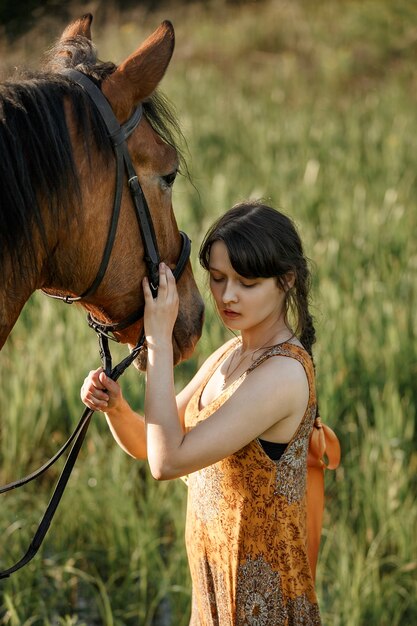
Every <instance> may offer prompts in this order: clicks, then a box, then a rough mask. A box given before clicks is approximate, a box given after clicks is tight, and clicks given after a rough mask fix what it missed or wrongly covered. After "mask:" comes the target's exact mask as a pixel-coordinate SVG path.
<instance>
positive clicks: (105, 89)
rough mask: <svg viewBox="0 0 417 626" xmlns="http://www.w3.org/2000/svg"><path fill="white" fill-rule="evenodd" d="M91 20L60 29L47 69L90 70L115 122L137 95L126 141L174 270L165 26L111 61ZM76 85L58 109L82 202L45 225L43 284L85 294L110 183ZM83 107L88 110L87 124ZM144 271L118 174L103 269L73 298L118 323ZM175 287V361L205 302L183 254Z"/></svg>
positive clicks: (192, 338) (193, 338) (99, 248)
mask: <svg viewBox="0 0 417 626" xmlns="http://www.w3.org/2000/svg"><path fill="white" fill-rule="evenodd" d="M91 20H92V16H91V15H85V16H84V17H82V18H81V19H79V20H76V21H75V22H73V23H71V24H70V25H69V26H68V27H67V28H66V30H65V31H64V33H63V35H62V37H61V39H60V41H59V42H58V44H57V45H56V46H55V48H54V49H53V50H52V53H51V54H50V56H49V59H48V71H50V72H53V73H56V74H58V75H59V74H61V73H62V70H63V69H68V68H70V69H71V68H72V69H77V70H79V71H80V72H82V73H84V74H86V75H87V76H90V77H92V79H93V80H94V82H95V83H96V84H97V85H98V86H99V87H100V88H101V91H102V93H103V94H104V95H105V97H106V98H107V100H108V102H109V103H110V105H111V107H112V109H113V112H114V114H115V115H116V117H117V120H118V121H119V123H120V124H123V123H125V122H126V121H127V120H128V119H129V118H130V116H131V115H132V113H133V112H134V110H135V108H136V107H137V105H138V104H139V103H143V108H144V114H143V116H142V119H141V121H140V123H139V125H138V126H137V128H136V129H135V130H134V131H133V132H132V134H131V135H130V137H129V139H128V141H127V147H128V150H129V153H130V157H131V160H132V162H133V165H134V168H135V170H136V174H137V176H138V179H139V182H140V185H141V187H142V190H143V193H144V196H145V198H146V201H147V205H148V207H149V213H150V217H151V220H152V223H153V228H154V231H155V237H156V241H157V246H158V249H159V253H160V258H161V260H163V261H165V262H166V263H167V264H168V265H169V266H171V267H172V268H174V267H175V265H176V264H177V261H178V258H179V256H180V252H181V243H182V242H181V236H180V233H179V231H178V228H177V224H176V220H175V216H174V212H173V208H172V199H171V191H172V185H173V182H174V179H175V176H176V173H177V171H178V169H179V165H180V161H179V154H178V152H177V150H176V148H175V147H174V146H175V143H174V141H173V139H172V134H171V133H170V131H169V122H170V120H172V116H171V114H170V112H169V110H168V109H167V108H166V105H165V104H164V102H163V100H161V99H160V97H157V96H155V94H154V92H155V89H156V88H157V86H158V84H159V82H160V81H161V79H162V77H163V75H164V73H165V71H166V69H167V67H168V64H169V62H170V59H171V56H172V52H173V48H174V31H173V28H172V25H171V24H170V23H169V22H164V23H162V24H161V26H160V27H159V28H158V29H157V30H156V31H155V32H154V33H153V35H151V36H150V37H149V38H148V39H147V40H146V41H145V42H144V43H143V44H142V45H141V46H140V47H139V48H138V49H137V50H136V51H135V52H134V53H133V54H131V55H130V56H129V57H128V58H127V59H126V60H125V61H123V62H122V63H121V64H120V65H119V66H118V67H116V66H114V65H113V64H111V63H101V62H98V61H97V59H96V57H95V52H94V47H93V45H92V43H91V33H90V27H91ZM73 90H74V91H77V92H78V96H75V95H71V97H67V98H66V102H65V110H66V117H67V124H68V128H69V133H70V138H71V144H72V151H73V155H74V162H75V165H76V170H77V174H78V180H79V191H80V194H79V196H80V203H81V206H80V208H79V210H78V209H77V210H75V211H74V214H73V217H72V218H71V219H70V220H69V221H67V224H66V228H65V229H63V228H61V229H55V228H54V227H53V225H50V226H49V227H48V229H47V238H48V242H49V246H50V248H52V249H53V251H54V252H53V255H50V256H49V257H48V261H47V264H46V265H47V267H46V268H45V269H44V272H43V277H44V278H43V281H44V282H43V284H42V285H41V286H42V287H43V288H44V289H45V290H46V291H47V292H48V293H55V294H61V295H62V294H69V295H70V296H73V295H78V294H82V293H84V291H85V290H86V289H87V288H88V287H89V286H90V284H91V283H92V282H93V281H94V279H95V277H96V275H97V272H98V268H99V266H100V262H101V259H102V256H103V250H104V248H105V245H106V240H107V237H108V233H109V228H110V223H111V217H112V210H113V200H114V194H115V187H116V184H115V171H116V168H115V159H114V156H113V154H112V152H111V150H109V147H108V141H107V139H106V137H103V136H102V137H101V138H100V132H99V130H100V129H98V130H97V128H96V127H95V125H94V123H93V121H92V120H93V119H94V116H95V115H96V111H94V106H93V105H92V104H90V103H89V102H88V98H87V97H85V95H84V94H82V91H83V90H82V89H81V88H80V87H77V86H76V85H73ZM81 100H82V102H83V103H84V104H83V105H82V104H81ZM82 106H87V107H89V108H90V112H89V114H88V115H89V119H90V121H89V123H88V124H87V122H86V121H85V119H86V118H85V113H84V115H83V113H82V111H81V108H82ZM97 117H98V116H97ZM167 118H168V121H167ZM80 120H81V123H80ZM64 193H65V192H64ZM64 230H66V231H67V232H64ZM145 273H146V264H145V261H144V248H143V241H142V238H141V235H140V232H139V227H138V223H137V219H136V216H135V211H134V206H133V202H132V198H131V196H130V193H129V189H128V185H127V177H125V180H124V183H123V193H122V198H121V205H120V217H119V221H118V226H117V231H116V236H115V239H114V244H113V248H112V252H111V256H110V258H109V262H108V265H107V267H106V271H105V273H104V276H103V277H102V280H101V282H100V284H99V285H98V286H97V288H96V290H95V291H94V293H92V294H91V295H88V296H87V297H86V298H85V299H84V298H83V299H82V300H81V301H80V303H81V304H82V305H83V306H84V307H85V308H86V309H87V310H88V311H89V312H90V313H91V314H92V315H93V316H94V318H95V319H98V320H100V321H102V322H104V323H117V322H119V321H120V320H123V319H125V318H126V317H128V316H129V315H131V314H132V313H134V312H135V311H136V310H138V309H139V308H140V307H141V306H142V305H143V292H142V287H141V283H142V279H143V276H144V275H145ZM178 291H179V297H180V311H179V315H178V319H177V322H176V324H175V328H174V359H175V362H179V361H180V360H181V359H183V358H186V357H188V356H190V354H191V353H192V351H193V349H194V346H195V344H196V342H197V340H198V338H199V336H200V334H201V326H202V317H203V305H202V300H201V297H200V295H199V293H198V290H197V287H196V285H195V282H194V278H193V274H192V269H191V265H190V263H189V262H188V263H187V266H186V268H185V270H184V272H183V274H182V276H181V278H180V279H179V281H178ZM142 323H143V322H142V320H140V321H138V322H136V323H134V324H133V325H131V326H129V327H128V328H126V329H124V330H120V331H117V332H115V335H116V336H117V338H118V339H119V340H120V341H121V342H123V343H129V344H135V343H136V341H137V339H138V336H139V333H140V330H141V328H142ZM145 358H146V357H145V356H142V357H139V359H138V363H137V365H138V366H139V367H140V368H141V369H143V368H144V366H145V364H146V363H145Z"/></svg>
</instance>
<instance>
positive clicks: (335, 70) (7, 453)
mask: <svg viewBox="0 0 417 626" xmlns="http://www.w3.org/2000/svg"><path fill="white" fill-rule="evenodd" d="M87 11H91V12H92V13H93V14H94V21H93V39H94V41H95V43H96V45H97V47H98V51H99V56H100V58H101V59H103V60H111V61H114V62H116V63H118V62H121V61H122V60H123V59H124V58H125V57H126V56H128V55H129V54H130V53H131V52H132V51H133V50H134V49H136V48H137V47H138V45H139V44H140V43H141V42H142V41H143V39H144V38H145V37H146V36H147V35H148V34H150V33H151V32H153V30H154V29H155V28H156V27H157V26H158V24H159V23H160V21H162V20H163V19H166V18H167V19H170V20H171V21H172V22H173V24H174V27H175V30H176V42H177V43H176V51H175V53H174V57H173V60H172V62H171V65H170V68H169V70H168V73H167V75H166V77H165V78H164V80H163V83H162V87H161V88H162V91H163V92H164V93H165V94H166V96H167V97H168V98H169V99H170V101H171V102H172V103H173V104H174V106H175V109H176V111H177V116H178V119H179V121H180V124H181V127H182V131H183V133H184V136H185V139H186V146H184V148H185V150H186V155H187V162H188V167H189V170H190V174H191V178H187V177H185V176H184V177H180V178H179V180H178V181H177V182H176V183H175V187H174V208H175V212H176V215H177V217H178V222H179V225H180V227H181V228H183V229H184V230H186V231H187V232H188V233H189V235H190V236H191V238H192V239H193V242H194V249H193V257H192V258H193V261H194V267H195V272H196V276H197V280H198V282H199V285H200V287H201V290H202V293H203V294H207V289H206V284H205V278H204V276H203V274H202V271H201V270H200V268H199V267H198V264H197V262H196V255H197V251H198V247H199V244H200V242H201V238H202V234H203V233H204V232H205V231H206V228H207V227H208V225H209V224H210V223H211V222H212V221H213V220H214V218H215V217H217V216H218V215H219V214H220V213H221V212H223V211H224V210H225V209H227V208H229V207H230V206H231V205H233V204H234V203H235V202H237V201H239V200H243V199H245V198H250V197H252V198H262V199H263V200H264V201H265V202H267V203H269V204H271V205H272V206H275V207H277V208H280V209H281V210H283V211H284V212H286V213H288V214H289V215H291V216H292V218H293V219H294V220H295V222H296V224H297V226H298V228H299V230H300V233H301V236H302V238H303V241H304V243H305V249H306V253H307V255H308V256H309V257H310V259H311V262H312V270H313V275H314V281H313V299H314V305H313V313H314V315H315V319H316V325H317V335H318V340H317V344H316V346H315V359H316V364H317V375H318V378H317V385H318V392H319V399H320V405H321V412H322V416H323V419H324V420H325V421H326V422H327V423H328V424H329V425H331V426H332V427H333V428H334V429H335V430H336V432H337V433H338V435H339V437H340V440H341V444H342V451H343V458H342V465H341V467H340V468H339V469H338V470H337V471H336V472H329V473H328V474H327V475H326V486H327V505H326V512H325V519H324V531H323V539H322V548H321V557H320V561H319V566H318V595H319V600H320V605H321V611H322V617H323V624H324V625H326V626H362V625H363V626H365V625H367V626H397V625H401V626H405V625H407V626H408V625H410V626H411V625H412V624H416V623H417V593H416V591H417V533H416V528H417V519H416V518H417V515H416V513H417V501H416V474H417V452H416V445H415V444H416V421H417V420H416V407H417V383H416V380H417V337H416V334H417V314H416V311H417V244H416V232H417V211H416V197H417V177H416V167H415V164H416V160H417V132H416V130H417V95H416V94H417V72H416V61H417V4H416V3H415V2H414V1H413V0H409V1H407V0H396V2H391V1H388V0H358V1H355V0H334V1H331V0H314V1H311V0H310V1H309V0H291V1H289V0H288V1H284V0H282V1H281V0H259V1H257V2H253V1H252V2H244V1H242V2H238V1H234V2H226V1H225V0H213V1H211V2H203V1H201V2H196V3H194V2H188V3H187V2H185V1H184V2H170V3H163V2H152V1H151V0H149V2H134V1H129V2H126V1H123V2H122V1H120V2H116V1H112V2H104V1H100V0H97V1H95V2H78V3H77V2H58V1H53V0H49V1H47V2H37V1H36V0H19V2H14V3H13V2H11V1H10V0H1V1H0V32H1V37H0V73H1V77H2V79H4V78H6V77H7V76H9V75H10V74H11V73H13V71H14V68H15V67H22V66H23V67H28V68H31V69H36V68H38V67H40V64H41V58H42V53H43V52H44V51H45V50H46V49H47V48H48V47H49V46H50V45H51V44H52V43H53V42H54V41H55V39H57V38H58V37H59V35H60V33H61V31H62V30H63V28H64V27H65V25H66V24H67V22H68V21H69V20H70V19H73V18H76V17H79V16H80V15H82V14H83V13H85V12H87ZM0 158H1V155H0ZM206 304H207V320H206V325H205V331H204V335H203V337H202V339H201V341H200V343H199V345H198V348H197V350H196V352H195V355H194V357H193V358H192V359H190V361H188V362H187V363H184V364H182V365H181V366H179V367H178V368H177V370H176V383H177V385H178V388H180V387H181V386H182V385H183V384H184V383H185V382H186V381H188V379H189V378H190V377H191V376H192V375H193V373H194V372H195V371H196V368H197V367H198V365H199V364H200V363H201V362H202V361H203V360H204V358H205V357H206V356H207V354H208V353H209V351H211V350H212V349H213V348H214V347H216V346H218V345H219V344H220V342H221V341H222V340H223V339H225V338H226V337H227V333H226V331H225V330H224V329H223V328H222V327H221V325H220V323H219V322H218V320H217V319H216V317H215V315H214V313H213V309H212V306H211V303H210V301H209V300H208V299H207V300H206ZM117 354H118V353H117V351H116V355H117ZM124 354H125V352H123V350H122V349H121V350H120V357H121V356H124ZM115 358H116V357H115ZM98 365H99V357H98V350H97V346H96V338H95V334H94V333H93V332H92V331H91V330H89V329H88V327H87V325H86V323H85V316H84V314H83V312H82V311H80V310H79V309H77V308H76V307H75V306H74V307H65V306H63V305H62V304H60V303H57V302H53V301H50V300H49V299H46V298H44V297H42V296H41V295H39V294H35V295H34V296H33V297H32V298H31V300H30V301H29V302H28V303H27V305H26V307H25V308H24V310H23V313H22V315H21V316H20V318H19V321H18V323H17V325H16V326H15V328H14V330H13V332H12V334H11V335H10V337H9V339H8V341H7V343H6V345H5V347H4V349H3V350H2V352H1V355H0V380H1V385H0V424H1V426H0V428H1V430H0V468H1V470H0V478H1V484H3V483H5V482H8V481H10V480H12V479H14V478H16V477H18V476H21V475H23V474H26V473H28V472H29V471H30V470H32V469H33V468H35V467H38V466H39V465H40V464H41V463H42V462H43V461H44V460H45V459H46V458H47V457H49V456H51V455H52V454H53V453H54V452H55V451H56V450H57V449H58V447H59V446H60V445H61V444H62V443H63V441H64V440H65V439H66V438H67V436H68V435H69V433H70V431H71V430H72V428H73V427H74V425H75V423H76V422H77V420H78V417H79V415H80V413H81V410H82V406H81V402H80V400H79V389H80V386H81V384H82V381H83V379H84V377H85V375H86V373H87V372H88V371H89V370H90V369H93V368H95V367H97V366H98ZM122 385H123V388H124V392H125V394H126V396H127V397H128V399H129V400H130V402H131V403H132V404H133V406H135V407H136V408H137V409H138V410H140V409H141V408H142V406H143V392H144V381H143V377H142V376H141V375H139V374H138V373H137V372H136V371H133V370H132V371H128V372H127V373H126V374H125V376H124V378H123V380H122ZM57 474H58V469H53V470H52V471H50V472H49V475H48V476H47V477H45V478H43V479H42V480H41V481H40V483H38V484H36V485H29V486H28V487H26V488H24V489H22V490H19V491H21V492H22V493H19V492H18V491H17V492H11V493H10V494H7V495H6V496H2V500H1V509H0V528H1V537H2V541H1V548H0V565H1V566H2V567H6V566H8V565H10V563H11V562H13V560H14V559H16V558H18V557H20V556H21V553H22V552H23V551H24V550H25V549H26V547H27V545H28V542H29V540H30V537H31V533H33V531H34V528H35V527H36V523H37V521H38V519H39V517H40V514H41V512H42V511H43V509H44V508H45V506H46V503H47V502H48V499H49V495H50V493H51V488H52V487H53V484H54V482H55V480H56V477H57ZM185 499H186V488H185V487H184V485H183V484H182V483H181V481H173V482H168V483H156V482H155V481H153V479H152V478H151V477H150V474H149V472H148V470H147V467H146V465H145V464H144V463H141V462H137V461H134V460H133V459H131V458H130V457H128V456H127V455H125V454H124V453H123V452H122V451H121V450H120V449H119V448H118V447H117V445H116V444H115V443H114V441H113V439H112V437H111V435H110V434H109V432H108V430H107V427H106V424H105V420H104V418H103V417H102V416H100V415H96V416H95V418H94V422H93V424H92V426H91V427H90V431H89V433H88V435H87V440H86V442H85V444H84V447H83V450H82V452H81V455H80V458H79V460H78V463H77V466H76V468H75V471H74V475H73V476H72V478H71V480H70V483H69V486H68V488H67V492H66V494H65V496H64V498H63V501H62V503H61V505H60V509H59V510H58V513H57V516H56V519H55V520H54V522H53V524H52V527H51V529H50V531H49V534H48V535H47V538H46V541H45V543H44V546H43V548H42V550H41V553H40V554H39V555H38V556H37V557H36V558H35V559H34V561H32V562H31V564H30V565H29V566H28V567H26V568H25V569H24V570H21V571H20V572H19V573H17V574H15V575H14V576H13V577H12V578H11V579H10V580H7V581H2V582H1V586H0V594H1V595H0V624H2V625H10V626H22V625H25V626H29V625H36V626H38V625H45V626H47V625H48V626H49V625H53V626H58V625H62V626H63V625H65V626H70V625H71V626H75V625H77V626H99V625H105V626H130V625H132V626H133V625H135V626H136V625H137V626H155V625H156V626H186V625H187V624H188V619H189V607H190V581H189V575H188V569H187V562H186V556H185V548H184V541H183V534H184V515H185ZM259 626H260V625H259Z"/></svg>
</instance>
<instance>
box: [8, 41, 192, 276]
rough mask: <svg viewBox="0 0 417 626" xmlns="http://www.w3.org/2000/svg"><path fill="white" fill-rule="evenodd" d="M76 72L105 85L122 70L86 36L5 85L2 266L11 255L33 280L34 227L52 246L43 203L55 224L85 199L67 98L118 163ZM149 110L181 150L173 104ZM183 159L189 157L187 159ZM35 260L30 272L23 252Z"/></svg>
mask: <svg viewBox="0 0 417 626" xmlns="http://www.w3.org/2000/svg"><path fill="white" fill-rule="evenodd" d="M66 67H73V68H76V69H78V70H80V71H81V72H84V73H85V74H87V75H89V76H90V77H91V78H92V79H93V80H95V81H96V82H97V83H98V84H100V82H101V81H102V80H103V79H104V78H105V77H106V76H107V75H108V74H109V73H111V72H113V71H114V70H115V68H116V66H115V65H114V64H113V63H103V62H101V61H99V60H98V59H97V55H96V51H95V47H94V46H93V44H92V43H91V42H90V41H89V40H88V39H86V38H84V37H76V38H74V39H71V40H66V41H64V42H59V43H58V44H57V45H56V46H55V47H54V48H52V49H51V50H50V51H49V53H48V54H47V56H46V59H45V69H44V70H42V71H39V72H36V73H30V74H29V73H20V74H19V75H17V76H16V77H15V78H14V80H13V81H7V82H4V83H3V84H1V85H0V267H3V264H4V262H5V259H6V255H8V256H10V258H11V262H12V265H13V267H15V268H18V269H19V272H20V273H21V274H22V273H24V274H25V275H29V274H31V273H32V272H34V271H36V269H37V268H36V254H35V248H36V246H35V245H34V232H35V231H34V229H35V230H37V232H38V233H39V236H40V242H41V244H42V245H44V246H45V245H46V230H45V224H44V218H43V216H42V213H41V209H40V207H41V203H42V204H43V205H44V206H46V207H47V210H48V211H49V219H50V220H53V222H54V223H56V222H57V220H58V218H59V216H67V217H70V215H71V209H72V207H73V206H74V203H75V202H80V198H81V194H80V187H79V181H78V175H77V169H76V166H75V163H74V159H73V153H72V146H71V142H70V136H69V131H68V128H67V123H66V118H65V111H64V100H68V101H69V102H70V103H71V105H72V109H73V113H74V119H75V123H76V126H77V131H78V133H79V136H80V137H85V142H84V146H85V150H86V153H87V154H88V156H89V157H90V155H91V152H90V149H91V146H90V144H89V141H88V140H87V138H88V137H91V135H92V136H93V138H94V143H95V147H96V148H99V149H100V151H101V154H102V155H103V156H104V158H106V159H111V158H112V146H111V143H110V141H109V139H108V137H107V133H106V128H105V126H104V123H103V121H102V119H101V117H100V115H99V114H98V113H97V111H96V108H95V107H94V105H93V104H92V103H91V102H90V99H89V97H88V96H87V95H86V94H84V93H83V91H82V90H80V89H75V88H74V85H73V84H72V83H70V82H69V80H68V79H67V78H65V77H64V76H62V75H60V74H59V69H60V68H66ZM144 113H145V115H146V117H147V119H148V121H149V122H150V124H151V125H152V127H153V128H154V129H155V130H156V132H158V134H159V135H160V136H161V137H162V138H163V139H164V140H165V141H166V142H167V143H169V144H170V145H172V146H173V147H174V148H175V149H176V150H177V151H178V145H177V138H178V137H181V136H182V135H181V131H180V130H179V126H178V124H177V122H176V119H175V116H174V115H173V113H172V111H171V109H170V107H169V105H168V104H167V101H166V100H165V99H164V98H163V97H162V96H161V95H160V94H154V95H153V96H152V97H151V98H150V99H149V100H148V101H147V102H145V103H144ZM180 157H181V155H180ZM22 249H25V250H28V251H29V252H30V254H29V255H25V257H26V259H29V258H30V259H31V261H30V265H29V266H28V265H27V261H26V265H25V266H24V267H23V264H22V262H21V261H22V256H21V250H22Z"/></svg>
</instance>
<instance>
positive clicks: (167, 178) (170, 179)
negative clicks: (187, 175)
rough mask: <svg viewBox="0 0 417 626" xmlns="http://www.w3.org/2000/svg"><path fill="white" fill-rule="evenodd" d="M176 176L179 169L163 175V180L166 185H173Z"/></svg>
mask: <svg viewBox="0 0 417 626" xmlns="http://www.w3.org/2000/svg"><path fill="white" fill-rule="evenodd" d="M176 177H177V170H175V171H174V172H171V173H170V174H167V175H166V176H161V178H162V180H163V181H164V183H165V184H166V185H168V187H172V185H173V184H174V180H175V179H176Z"/></svg>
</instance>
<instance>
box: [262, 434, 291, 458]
mask: <svg viewBox="0 0 417 626" xmlns="http://www.w3.org/2000/svg"><path fill="white" fill-rule="evenodd" d="M258 441H259V443H260V444H261V446H262V448H263V449H264V452H265V453H266V454H267V455H268V456H269V458H270V459H272V460H273V461H279V459H280V458H281V457H282V455H283V454H284V452H285V449H286V447H287V446H288V443H275V441H265V439H259V438H258Z"/></svg>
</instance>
